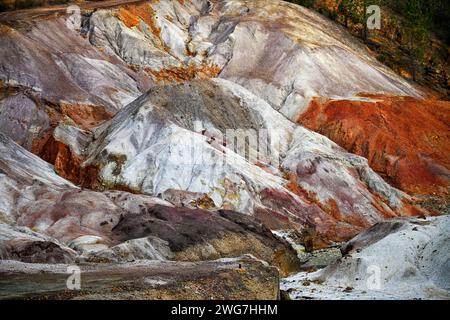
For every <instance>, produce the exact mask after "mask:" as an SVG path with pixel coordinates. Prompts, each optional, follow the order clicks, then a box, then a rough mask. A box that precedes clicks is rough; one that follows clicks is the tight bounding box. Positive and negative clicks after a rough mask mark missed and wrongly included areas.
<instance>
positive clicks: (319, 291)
mask: <svg viewBox="0 0 450 320" xmlns="http://www.w3.org/2000/svg"><path fill="white" fill-rule="evenodd" d="M449 228H450V219H449V217H448V216H442V217H432V218H426V219H393V220H389V221H385V222H380V223H378V224H376V225H375V226H373V227H372V228H370V229H368V230H366V231H364V232H363V233H361V234H359V235H358V236H356V237H355V238H354V239H352V240H351V241H349V242H347V243H346V244H345V245H344V246H343V247H342V249H341V251H342V252H343V254H344V256H343V258H342V259H341V260H340V261H338V262H336V263H334V264H332V265H330V266H328V267H326V268H325V269H322V270H320V271H317V272H315V273H299V274H297V275H295V276H293V277H291V278H287V279H285V280H283V283H282V289H283V290H286V291H288V292H290V295H291V297H293V298H298V299H301V298H307V297H309V298H316V299H327V298H333V299H414V298H415V299H418V298H421V299H448V298H449V297H450V281H449V280H450V273H449V270H450V269H449V261H450V260H449V259H450V256H449V252H450V250H449V246H450V242H449V238H448V234H449V231H450V229H449Z"/></svg>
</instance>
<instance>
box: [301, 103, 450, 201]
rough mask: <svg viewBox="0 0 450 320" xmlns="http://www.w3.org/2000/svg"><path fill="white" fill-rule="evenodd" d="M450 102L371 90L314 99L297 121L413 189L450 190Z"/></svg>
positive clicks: (428, 191)
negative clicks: (363, 93) (356, 95)
mask: <svg viewBox="0 0 450 320" xmlns="http://www.w3.org/2000/svg"><path fill="white" fill-rule="evenodd" d="M449 116H450V103H449V102H444V101H423V100H417V99H413V98H408V97H392V96H391V97H386V96H375V95H371V96H368V97H367V98H363V97H361V98H360V99H354V100H337V99H334V100H333V99H332V100H326V99H316V100H314V101H313V102H312V103H311V104H310V106H309V107H308V109H307V110H306V112H305V113H303V114H302V115H301V116H300V117H299V119H298V122H299V123H300V124H302V125H304V126H306V127H308V128H310V129H312V130H315V131H317V132H319V133H321V134H324V135H326V136H327V137H329V138H330V139H331V140H333V141H335V142H336V143H338V144H339V145H341V146H342V147H344V148H345V149H347V150H348V151H349V152H352V153H355V154H359V155H361V156H363V157H365V158H367V159H368V160H369V164H370V166H371V167H372V168H373V169H374V170H375V171H377V172H378V173H379V174H380V175H382V176H383V177H384V178H385V179H386V181H389V182H390V183H391V184H392V185H394V186H396V187H398V188H400V189H402V190H404V191H406V192H409V193H413V194H419V195H432V196H440V197H443V198H444V199H445V197H446V196H447V197H448V194H449V182H450V180H449V177H450V171H449V170H450V163H449V159H448V155H449V154H450V135H449V132H450V127H449V123H450V118H449Z"/></svg>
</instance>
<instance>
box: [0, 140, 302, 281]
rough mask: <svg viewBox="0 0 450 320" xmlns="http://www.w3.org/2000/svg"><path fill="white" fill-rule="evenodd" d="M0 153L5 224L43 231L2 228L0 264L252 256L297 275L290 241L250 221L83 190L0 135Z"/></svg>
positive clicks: (229, 214)
mask: <svg viewBox="0 0 450 320" xmlns="http://www.w3.org/2000/svg"><path fill="white" fill-rule="evenodd" d="M0 151H1V152H0V170H1V171H0V177H1V180H0V188H1V190H2V193H1V194H0V205H1V206H0V209H1V210H2V212H4V218H3V220H5V222H8V223H10V224H14V223H15V224H17V225H18V226H26V227H29V228H33V230H36V231H37V232H39V233H40V234H41V235H39V234H34V233H33V232H31V231H26V232H25V231H23V230H28V229H27V228H22V229H20V230H21V231H20V232H21V236H20V237H19V236H18V235H17V236H14V234H16V233H17V232H16V231H14V229H11V228H12V227H10V226H9V225H8V224H0V226H3V227H2V229H0V240H1V241H0V249H1V256H2V258H3V259H17V260H20V261H25V262H53V263H55V262H68V261H69V259H74V258H75V256H77V258H78V259H79V260H86V261H95V262H107V261H114V262H121V261H134V260H138V259H147V260H148V259H151V260H183V261H198V260H211V259H218V258H222V257H236V256H240V255H242V254H247V253H251V254H253V255H254V256H256V257H257V258H259V259H263V260H267V261H268V262H269V263H271V264H273V265H275V266H277V267H279V268H280V270H281V272H282V273H283V274H288V273H291V272H293V271H296V270H297V257H296V255H295V252H294V251H293V250H292V249H291V248H290V246H289V245H288V243H286V242H284V241H282V240H280V239H278V238H276V237H275V236H274V235H272V233H271V232H270V230H269V229H267V228H265V227H264V226H262V225H261V223H260V222H258V221H256V220H254V219H252V218H250V217H245V216H240V215H241V214H239V213H236V212H225V211H224V212H210V211H206V210H201V209H189V208H175V207H174V206H173V205H172V204H170V203H168V202H166V201H164V200H161V199H157V198H152V197H149V196H144V195H134V194H130V193H126V192H122V191H109V192H104V193H100V192H94V191H90V190H81V189H79V188H78V187H76V186H74V185H72V184H71V183H70V182H68V181H66V180H64V179H63V178H61V177H59V176H57V175H56V174H55V172H54V171H53V168H52V167H51V166H50V165H49V164H48V163H46V162H44V161H43V160H41V159H39V158H38V157H36V156H35V155H32V154H31V153H29V152H28V151H26V150H25V149H23V148H22V147H20V146H18V145H17V144H15V143H14V142H12V141H11V140H10V139H9V138H7V137H5V136H4V135H2V134H1V133H0ZM8 234H12V236H7V235H8ZM17 234H18V233H17ZM22 234H23V236H22ZM28 234H29V236H26V235H28ZM49 236H50V237H52V238H50V237H49ZM53 238H54V239H53ZM52 239H53V240H52ZM55 239H57V240H55ZM58 241H59V242H61V244H60V243H59V242H58ZM64 244H66V245H69V246H70V247H71V248H72V249H74V250H76V252H75V251H73V250H71V249H69V248H67V247H66V246H65V245H64Z"/></svg>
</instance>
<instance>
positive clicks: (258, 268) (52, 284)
mask: <svg viewBox="0 0 450 320" xmlns="http://www.w3.org/2000/svg"><path fill="white" fill-rule="evenodd" d="M68 267H69V265H64V264H58V265H51V266H50V265H45V264H26V263H17V262H13V261H2V262H0V285H1V287H2V288H3V289H4V290H2V291H1V293H0V299H24V298H25V299H52V300H53V299H75V300H91V299H95V300H97V299H120V300H124V299H125V300H128V299H129V300H156V299H158V300H186V299H190V300H205V299H218V300H230V299H242V300H244V299H245V300H276V299H278V297H279V276H278V271H277V269H276V268H274V267H270V266H268V265H267V264H264V263H263V262H261V261H258V260H256V259H255V258H253V257H250V256H243V257H239V258H234V259H221V260H215V261H207V262H176V263H175V262H164V261H139V262H135V263H124V264H114V265H111V264H103V265H84V266H81V283H80V284H81V290H79V291H77V290H68V289H67V287H66V281H67V277H68V276H69V275H70V273H69V274H68V271H67V270H68V269H67V268H68ZM6 275H7V276H6Z"/></svg>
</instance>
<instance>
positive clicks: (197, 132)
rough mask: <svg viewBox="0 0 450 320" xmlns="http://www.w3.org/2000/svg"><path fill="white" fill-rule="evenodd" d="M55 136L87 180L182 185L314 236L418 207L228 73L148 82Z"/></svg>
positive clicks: (100, 184)
mask: <svg viewBox="0 0 450 320" xmlns="http://www.w3.org/2000/svg"><path fill="white" fill-rule="evenodd" d="M55 139H56V140H57V141H58V143H62V144H63V145H65V146H68V147H69V149H70V151H69V152H68V154H69V155H71V156H72V158H69V159H66V158H65V157H66V154H67V151H66V150H67V147H62V148H61V151H60V153H61V154H60V153H58V154H57V155H56V162H57V163H59V162H60V161H62V162H63V164H62V167H64V160H65V163H66V166H71V165H72V164H74V163H76V164H78V165H79V167H76V168H75V171H74V172H75V174H74V175H73V176H74V177H76V178H78V177H81V178H82V180H76V181H75V182H77V183H81V184H82V185H83V186H85V187H89V188H94V189H98V190H104V189H123V190H133V191H134V192H137V193H146V194H149V195H158V194H163V193H164V192H166V191H168V190H171V189H175V190H181V191H188V192H190V193H196V194H198V197H205V196H206V197H208V198H210V199H211V200H212V201H211V203H210V205H211V207H212V208H225V209H232V210H237V211H240V212H243V213H249V214H255V213H256V214H257V215H258V214H262V212H266V214H267V211H269V212H270V211H271V212H274V213H273V214H272V216H273V217H272V220H274V221H276V219H277V218H276V217H277V216H278V217H284V218H283V220H284V219H287V221H288V222H290V223H288V225H291V226H292V227H295V228H299V229H300V230H301V229H304V228H305V227H307V226H312V227H314V228H317V231H318V234H319V235H320V237H319V239H320V238H323V239H329V240H334V241H342V240H343V239H346V238H347V239H348V238H349V237H351V236H352V235H354V234H356V233H357V232H358V231H359V230H361V228H364V227H368V226H370V225H371V224H373V223H375V222H376V221H379V220H380V219H383V218H385V217H393V216H396V215H409V214H418V213H420V211H419V210H417V209H415V208H413V207H411V206H409V205H408V203H409V201H410V199H409V197H408V196H407V195H406V194H404V193H402V192H400V191H398V190H396V189H394V188H392V187H390V186H389V185H388V184H387V183H385V182H384V181H383V180H382V179H381V178H380V177H379V176H377V175H376V174H375V173H374V172H373V171H372V170H371V169H370V168H369V166H368V165H367V161H366V160H365V159H363V158H359V157H357V156H354V155H351V154H349V153H346V152H345V151H344V150H343V149H341V148H340V147H338V146H337V145H336V144H334V143H333V142H331V141H330V140H328V139H326V138H325V137H322V136H320V135H318V134H316V133H313V132H311V131H309V130H307V129H304V128H302V127H296V126H295V125H294V124H293V123H292V122H290V121H289V120H287V119H285V118H284V117H283V116H282V115H280V114H279V113H278V112H276V111H275V110H273V109H272V108H271V107H270V105H269V104H268V103H266V102H265V101H264V100H262V99H259V98H258V97H256V96H255V95H253V94H252V93H250V92H249V91H247V90H246V89H244V88H242V87H240V86H239V85H236V84H234V83H232V82H229V81H226V80H220V79H215V80H210V81H193V82H186V83H184V84H178V85H177V84H175V85H164V86H157V87H154V88H152V89H151V90H150V91H149V92H148V93H147V94H146V95H143V96H142V97H140V98H139V99H137V100H136V101H135V102H133V103H131V104H130V105H129V106H127V107H126V108H124V109H123V110H121V111H120V112H119V113H118V114H117V115H116V116H115V117H114V118H113V119H112V120H110V121H107V122H105V123H104V124H103V125H101V126H99V127H98V128H95V129H94V132H93V135H87V136H86V133H84V132H81V131H79V130H76V129H75V128H73V127H68V126H60V127H58V128H57V129H56V131H55ZM236 140H237V141H236ZM64 172H65V171H64V170H62V171H61V173H62V174H64ZM83 172H85V173H88V174H87V176H86V177H84V176H83ZM69 178H70V176H69ZM271 227H272V228H286V226H283V224H281V223H280V222H278V223H276V224H275V223H273V221H272V225H271Z"/></svg>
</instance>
